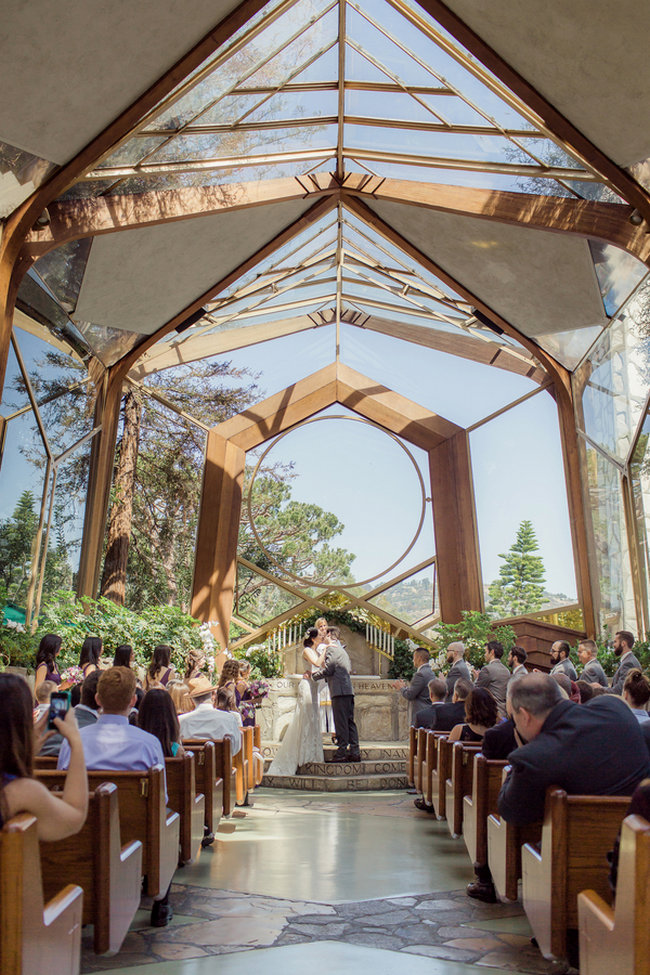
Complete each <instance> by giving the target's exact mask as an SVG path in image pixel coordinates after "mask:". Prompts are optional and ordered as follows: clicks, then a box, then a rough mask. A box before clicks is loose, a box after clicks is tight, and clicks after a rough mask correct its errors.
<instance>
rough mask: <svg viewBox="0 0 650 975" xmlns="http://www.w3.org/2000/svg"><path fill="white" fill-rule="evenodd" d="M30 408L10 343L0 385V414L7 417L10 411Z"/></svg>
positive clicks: (15, 411)
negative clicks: (2, 380) (2, 384)
mask: <svg viewBox="0 0 650 975" xmlns="http://www.w3.org/2000/svg"><path fill="white" fill-rule="evenodd" d="M30 408H31V407H30V402H29V396H28V395H27V390H26V388H25V381H24V379H23V374H22V372H21V371H20V366H19V365H18V359H17V358H16V353H15V352H14V347H13V344H11V345H10V346H9V351H8V354H7V367H6V370H5V379H4V386H3V387H2V403H1V404H0V415H2V416H3V417H8V416H11V414H12V413H17V412H18V411H19V410H24V409H30Z"/></svg>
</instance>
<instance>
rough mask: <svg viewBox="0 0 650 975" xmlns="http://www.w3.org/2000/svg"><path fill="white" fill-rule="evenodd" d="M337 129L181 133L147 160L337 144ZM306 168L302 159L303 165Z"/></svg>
mask: <svg viewBox="0 0 650 975" xmlns="http://www.w3.org/2000/svg"><path fill="white" fill-rule="evenodd" d="M336 136H337V129H336V126H333V125H301V126H300V127H299V128H278V129H268V130H267V129H259V130H255V129H246V130H245V131H241V130H238V129H235V130H233V131H232V132H225V133H218V134H210V135H182V136H178V138H176V139H172V140H171V141H170V142H168V143H167V145H165V146H163V147H162V148H161V149H160V150H159V151H158V152H157V153H155V155H154V156H152V157H151V159H150V160H149V162H150V163H152V164H154V165H156V164H157V163H165V162H181V161H183V160H195V159H218V158H220V157H223V156H227V157H233V156H240V155H244V156H247V155H255V154H257V155H262V154H265V155H266V154H271V153H277V152H290V151H291V150H292V149H294V150H300V149H304V148H309V149H312V148H319V149H322V150H323V152H324V153H325V152H327V151H328V150H329V151H331V150H332V149H333V148H335V147H336ZM304 168H306V167H305V164H304V163H303V169H304Z"/></svg>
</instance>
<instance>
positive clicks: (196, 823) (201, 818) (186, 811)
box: [165, 751, 205, 866]
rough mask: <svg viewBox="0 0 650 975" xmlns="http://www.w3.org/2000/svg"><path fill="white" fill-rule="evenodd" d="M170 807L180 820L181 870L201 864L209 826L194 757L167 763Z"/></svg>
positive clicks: (168, 801) (171, 760) (192, 755)
mask: <svg viewBox="0 0 650 975" xmlns="http://www.w3.org/2000/svg"><path fill="white" fill-rule="evenodd" d="M165 774H166V777H167V796H168V800H167V805H168V806H169V808H170V809H173V810H174V811H175V812H177V813H178V815H179V816H180V852H179V858H178V864H179V866H183V865H184V864H186V863H193V862H194V861H195V860H198V858H199V854H200V853H201V843H202V840H203V826H204V823H205V797H204V795H203V793H202V792H200V791H197V785H196V771H195V764H194V753H193V752H191V751H187V752H185V754H184V755H183V756H181V757H179V758H166V759H165Z"/></svg>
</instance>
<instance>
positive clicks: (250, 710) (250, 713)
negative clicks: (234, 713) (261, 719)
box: [239, 701, 255, 721]
mask: <svg viewBox="0 0 650 975" xmlns="http://www.w3.org/2000/svg"><path fill="white" fill-rule="evenodd" d="M239 713H240V714H241V717H242V721H251V720H253V721H254V720H255V705H254V704H253V702H252V701H241V702H240V704H239Z"/></svg>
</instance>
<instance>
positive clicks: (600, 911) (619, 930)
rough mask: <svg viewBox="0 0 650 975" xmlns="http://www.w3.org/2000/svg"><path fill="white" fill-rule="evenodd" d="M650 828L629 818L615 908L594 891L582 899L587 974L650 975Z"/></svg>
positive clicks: (580, 896)
mask: <svg viewBox="0 0 650 975" xmlns="http://www.w3.org/2000/svg"><path fill="white" fill-rule="evenodd" d="M649 916H650V823H648V822H647V820H645V819H642V818H641V817H640V816H628V817H627V818H626V819H624V820H623V826H622V827H621V845H620V849H619V858H618V883H617V885H616V901H615V905H614V907H613V908H611V907H610V906H609V904H608V903H606V902H605V901H604V900H603V898H602V897H600V896H599V895H598V894H597V893H596V892H595V891H593V890H586V891H583V892H582V893H581V894H578V924H579V929H580V971H581V972H582V973H583V975H612V972H616V975H650V925H649V924H648V918H649Z"/></svg>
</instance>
